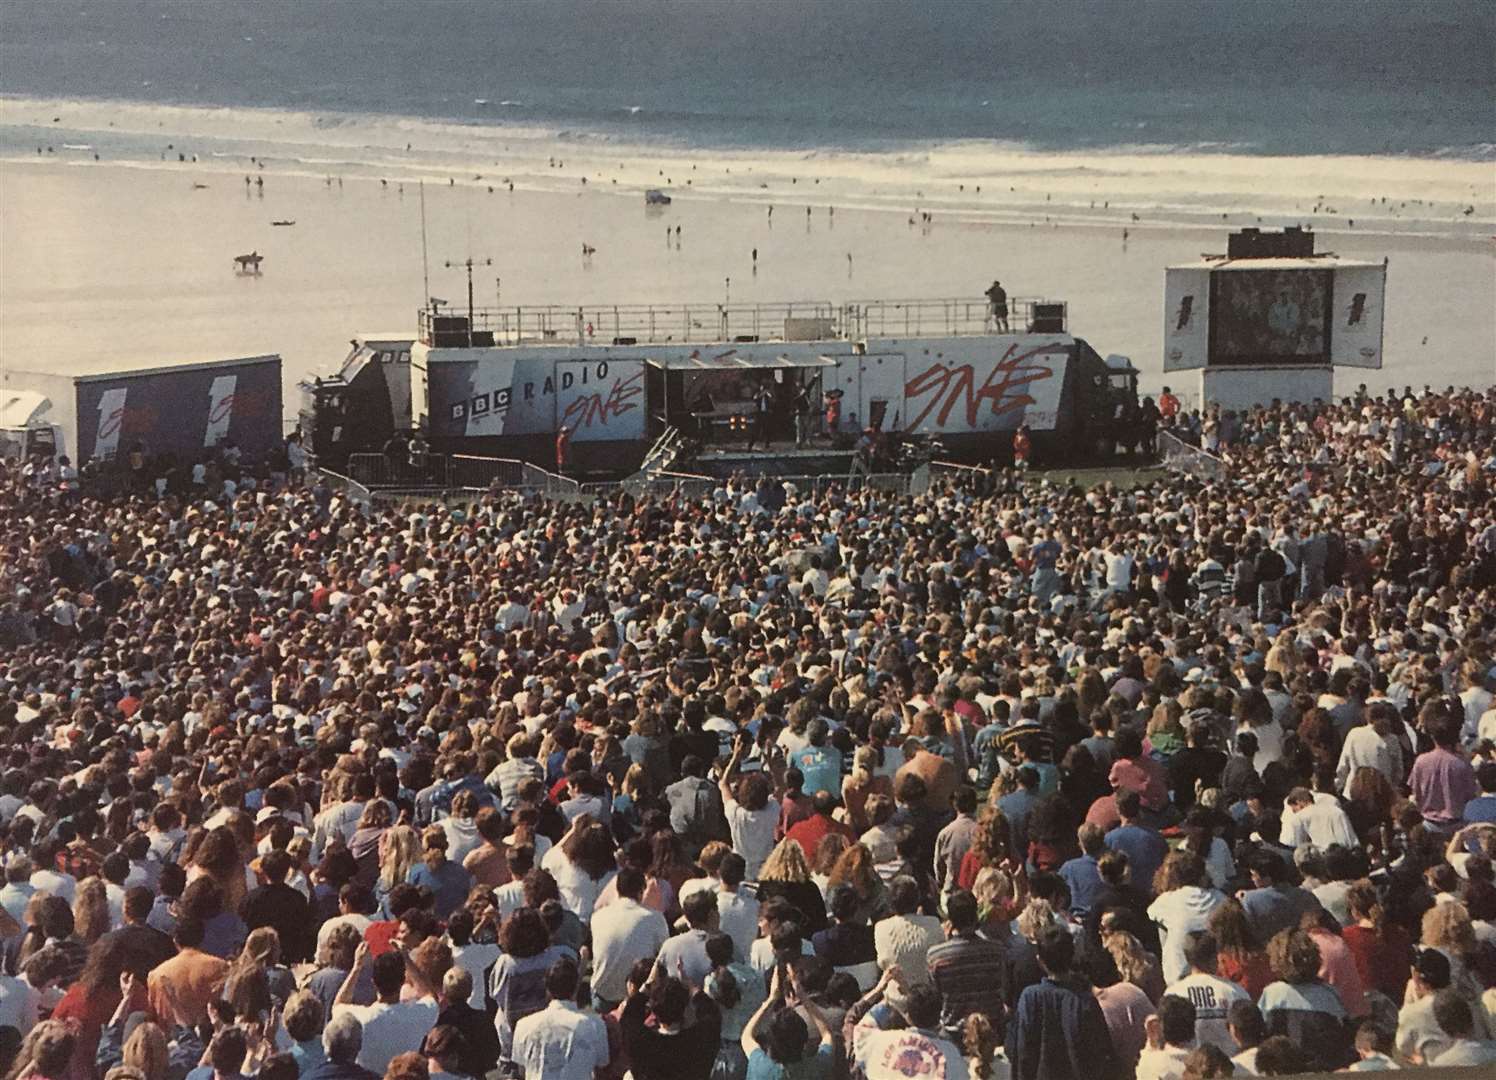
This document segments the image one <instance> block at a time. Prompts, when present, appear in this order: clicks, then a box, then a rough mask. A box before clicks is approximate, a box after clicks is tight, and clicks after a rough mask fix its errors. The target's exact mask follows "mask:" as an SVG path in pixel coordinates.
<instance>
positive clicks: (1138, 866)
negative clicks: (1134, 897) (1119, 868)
mask: <svg viewBox="0 0 1496 1080" xmlns="http://www.w3.org/2000/svg"><path fill="white" fill-rule="evenodd" d="M1104 843H1105V844H1106V846H1107V848H1108V849H1109V850H1111V851H1120V852H1121V853H1122V854H1124V855H1126V856H1127V869H1128V873H1129V875H1130V876H1131V879H1132V884H1133V887H1134V888H1136V889H1137V890H1138V891H1139V892H1142V893H1145V894H1147V895H1148V896H1152V895H1153V875H1154V874H1156V873H1158V868H1159V867H1160V866H1162V865H1163V864H1164V856H1166V855H1168V854H1169V842H1168V841H1167V840H1165V839H1164V838H1163V837H1162V836H1160V835H1159V834H1158V833H1157V832H1155V831H1154V830H1152V829H1145V828H1144V827H1143V826H1141V825H1119V826H1118V827H1117V828H1115V829H1113V830H1112V831H1111V832H1109V833H1107V834H1106V839H1105V841H1104Z"/></svg>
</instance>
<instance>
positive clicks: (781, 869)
mask: <svg viewBox="0 0 1496 1080" xmlns="http://www.w3.org/2000/svg"><path fill="white" fill-rule="evenodd" d="M758 879H759V880H760V881H787V882H793V881H809V880H810V864H809V863H807V862H806V861H805V849H804V848H802V847H801V846H800V843H799V841H797V840H791V839H789V838H788V837H786V838H785V839H783V840H781V841H779V845H778V846H777V847H775V849H774V850H773V851H771V852H769V857H768V858H767V859H765V860H764V865H763V868H762V869H760V870H759V872H758Z"/></svg>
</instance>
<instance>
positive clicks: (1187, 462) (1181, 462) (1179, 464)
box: [1158, 431, 1227, 480]
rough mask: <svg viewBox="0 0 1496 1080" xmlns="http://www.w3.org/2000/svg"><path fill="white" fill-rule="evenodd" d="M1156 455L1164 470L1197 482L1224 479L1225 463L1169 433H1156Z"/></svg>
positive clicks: (1225, 472)
mask: <svg viewBox="0 0 1496 1080" xmlns="http://www.w3.org/2000/svg"><path fill="white" fill-rule="evenodd" d="M1158 453H1159V456H1160V457H1161V458H1162V459H1163V463H1164V468H1166V469H1169V470H1170V471H1172V472H1178V473H1184V474H1185V475H1187V476H1193V477H1194V478H1195V479H1197V480H1224V479H1226V474H1227V468H1226V463H1225V462H1224V461H1222V460H1221V459H1220V458H1218V457H1216V456H1215V455H1214V454H1212V453H1211V452H1210V451H1208V450H1202V449H1201V448H1200V447H1198V446H1191V445H1190V444H1189V443H1187V442H1185V441H1184V440H1183V439H1181V438H1180V437H1179V436H1178V435H1175V434H1174V433H1173V432H1171V431H1160V432H1159V433H1158Z"/></svg>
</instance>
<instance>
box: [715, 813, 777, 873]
mask: <svg viewBox="0 0 1496 1080" xmlns="http://www.w3.org/2000/svg"><path fill="white" fill-rule="evenodd" d="M724 809H725V810H726V812H727V828H728V831H729V832H730V833H731V834H732V849H733V850H734V851H736V852H737V853H738V854H739V855H741V856H743V862H745V863H746V864H747V870H746V871H745V877H746V879H747V880H748V881H757V880H758V872H759V870H760V869H762V867H763V865H764V860H765V859H767V858H768V857H769V853H770V852H771V851H773V850H774V830H775V828H777V827H778V825H779V810H780V807H779V804H778V802H776V801H774V800H773V799H771V800H769V802H768V804H767V805H765V806H764V808H763V809H762V810H749V809H747V808H746V807H745V806H743V804H742V803H740V802H738V800H736V799H728V800H727V803H726V805H725V807H724Z"/></svg>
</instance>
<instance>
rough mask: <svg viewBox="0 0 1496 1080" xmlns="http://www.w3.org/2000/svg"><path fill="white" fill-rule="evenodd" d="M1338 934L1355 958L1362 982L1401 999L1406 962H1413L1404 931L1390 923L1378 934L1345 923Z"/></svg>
mask: <svg viewBox="0 0 1496 1080" xmlns="http://www.w3.org/2000/svg"><path fill="white" fill-rule="evenodd" d="M1340 936H1341V938H1342V939H1344V941H1345V943H1346V945H1347V946H1349V948H1350V950H1351V955H1352V956H1354V957H1355V958H1356V970H1357V971H1359V972H1360V973H1361V984H1362V986H1364V987H1365V988H1366V989H1367V990H1380V991H1381V992H1382V993H1384V994H1386V995H1387V996H1388V997H1389V998H1391V999H1392V1000H1393V1001H1401V1000H1402V997H1403V990H1404V989H1405V988H1406V987H1407V985H1408V966H1409V965H1410V964H1411V963H1412V962H1413V945H1412V942H1411V941H1409V940H1408V935H1407V932H1406V931H1404V930H1403V929H1402V928H1401V927H1399V926H1393V925H1391V924H1388V925H1386V926H1384V927H1383V928H1382V932H1381V934H1378V933H1377V932H1376V931H1375V930H1370V929H1367V928H1366V927H1364V926H1347V927H1345V928H1344V929H1342V930H1341V931H1340Z"/></svg>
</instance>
